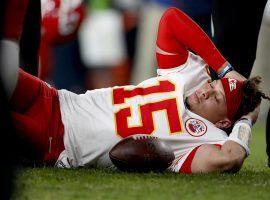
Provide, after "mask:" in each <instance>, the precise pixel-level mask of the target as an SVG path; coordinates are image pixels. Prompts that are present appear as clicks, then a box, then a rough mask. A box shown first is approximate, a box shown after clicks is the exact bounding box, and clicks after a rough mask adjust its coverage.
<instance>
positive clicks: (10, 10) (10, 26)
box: [1, 0, 29, 40]
mask: <svg viewBox="0 0 270 200" xmlns="http://www.w3.org/2000/svg"><path fill="white" fill-rule="evenodd" d="M28 1H29V0H8V1H5V9H4V15H3V17H4V18H3V19H4V21H3V29H2V34H1V38H9V39H14V40H19V39H20V37H21V33H22V30H23V22H24V17H25V14H26V11H27V6H28Z"/></svg>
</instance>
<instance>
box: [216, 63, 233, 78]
mask: <svg viewBox="0 0 270 200" xmlns="http://www.w3.org/2000/svg"><path fill="white" fill-rule="evenodd" d="M233 70H234V69H233V67H232V66H231V64H230V63H228V62H226V63H224V64H223V65H222V67H221V68H220V69H219V70H218V71H217V74H218V78H220V79H221V78H223V77H224V76H225V75H226V74H227V73H229V72H230V71H233Z"/></svg>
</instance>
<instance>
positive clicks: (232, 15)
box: [212, 0, 270, 165]
mask: <svg viewBox="0 0 270 200" xmlns="http://www.w3.org/2000/svg"><path fill="white" fill-rule="evenodd" d="M266 2H267V0H259V1H245V3H244V4H243V2H240V1H233V0H213V15H212V18H213V28H214V30H213V41H214V43H215V45H216V46H217V48H218V49H220V51H221V52H222V54H223V55H224V57H226V58H227V59H228V60H229V61H230V63H231V64H232V65H233V66H234V67H235V69H236V70H237V71H239V73H241V74H242V75H243V76H245V77H246V78H249V77H250V74H251V73H254V74H258V75H260V76H261V77H263V80H264V81H263V83H262V88H263V89H264V91H266V92H267V94H269V93H270V90H269V81H268V80H269V75H270V73H269V63H270V61H269V57H270V45H269V42H270V37H269V35H270V31H269V22H267V20H268V21H269V14H268V13H269V12H270V11H269V7H270V6H269V4H270V3H269V2H268V6H266ZM264 10H265V12H264ZM263 13H264V20H262V19H263ZM260 32H261V33H260ZM259 33H260V37H259ZM258 40H259V41H258ZM268 109H269V105H268V102H265V101H263V102H262V105H261V112H260V116H259V121H264V120H265V119H266V117H267V111H268ZM269 115H270V114H269V113H268V118H267V121H268V122H267V133H266V141H267V154H268V156H269V155H270V147H269V146H270V141H269V140H270V136H269V132H270V131H269V129H270V128H269V126H270V125H268V124H269V120H270V119H269ZM268 165H269V161H268Z"/></svg>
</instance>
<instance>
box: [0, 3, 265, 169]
mask: <svg viewBox="0 0 270 200" xmlns="http://www.w3.org/2000/svg"><path fill="white" fill-rule="evenodd" d="M18 2H20V6H21V7H18V6H17V7H7V8H6V12H5V16H6V17H7V18H6V21H5V24H6V26H5V27H4V31H3V34H2V36H1V50H2V51H1V52H2V53H1V61H2V65H1V66H2V69H1V74H2V78H3V80H4V84H5V86H6V91H7V94H8V96H9V97H10V107H11V114H12V118H13V122H14V127H15V129H16V133H17V136H18V138H19V139H20V145H21V147H20V149H19V150H20V153H24V156H26V157H27V158H30V159H32V160H34V161H35V162H36V163H38V164H45V165H47V166H50V165H51V166H52V165H53V166H56V167H64V168H76V167H98V168H113V167H114V166H113V164H112V162H111V160H110V158H109V151H110V149H111V148H112V147H113V146H114V145H115V144H116V143H117V142H119V141H120V140H121V139H122V138H126V137H128V136H131V135H134V134H147V135H153V136H156V137H158V138H159V139H160V140H163V141H166V142H167V144H169V145H170V147H171V149H172V150H173V152H174V155H175V160H174V161H173V163H172V164H171V166H170V167H169V168H168V170H169V171H173V172H176V173H179V172H180V173H195V172H215V171H221V172H222V171H238V170H239V169H240V167H241V166H242V163H243V161H244V160H245V158H246V157H247V156H248V155H249V153H250V149H249V142H250V135H251V126H252V123H254V122H255V121H256V119H257V116H258V112H259V105H260V102H261V98H262V97H263V98H266V96H265V95H264V94H263V93H262V92H261V91H260V90H259V88H258V86H259V83H260V78H259V77H255V78H251V79H248V80H244V78H243V77H242V76H241V75H240V74H238V73H237V72H236V71H234V70H233V68H232V67H231V66H230V64H229V63H228V62H227V61H226V59H225V58H224V57H223V56H222V55H221V54H220V52H219V51H218V50H217V49H216V48H215V46H214V45H213V43H212V42H211V41H210V39H209V38H208V37H207V35H206V34H205V33H204V32H203V31H202V29H201V28H199V27H198V25H196V24H195V22H193V21H192V20H191V19H190V18H189V17H188V16H186V15H185V14H184V13H183V12H182V11H180V10H178V9H176V8H170V9H168V10H167V11H166V12H165V13H164V14H163V16H162V18H161V20H160V24H159V30H158V36H157V54H156V55H157V61H158V66H159V69H158V70H157V74H158V76H157V77H154V78H151V79H148V80H145V81H144V82H142V83H140V84H138V85H137V86H122V87H117V86H116V87H111V88H104V89H98V90H92V91H87V92H86V93H85V94H80V95H77V94H74V93H72V92H70V91H67V90H56V89H55V88H53V87H51V86H49V85H48V84H46V83H45V82H43V81H41V80H40V79H38V78H37V77H34V76H31V75H29V74H27V73H26V72H24V71H23V70H21V69H19V46H18V42H19V39H20V33H21V30H22V24H23V20H22V19H23V17H24V15H25V13H24V12H23V11H25V10H26V8H27V3H28V1H27V0H10V1H8V4H11V3H18ZM7 6H8V5H7ZM18 19H20V20H18ZM10 24H12V26H9V25H10ZM188 49H191V50H192V51H193V52H195V53H196V54H194V53H192V52H190V51H189V50H188ZM209 66H210V67H212V68H213V69H214V70H215V71H216V72H217V73H218V74H219V78H220V79H218V80H214V81H211V80H210V76H209V73H208V67H209ZM230 127H233V129H232V131H231V132H230V133H229V136H228V134H227V133H226V132H225V131H224V130H225V129H228V128H230ZM27 150H28V151H27Z"/></svg>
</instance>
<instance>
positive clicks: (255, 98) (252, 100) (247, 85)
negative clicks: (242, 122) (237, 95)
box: [235, 76, 270, 120]
mask: <svg viewBox="0 0 270 200" xmlns="http://www.w3.org/2000/svg"><path fill="white" fill-rule="evenodd" d="M261 79H262V78H261V77H260V76H255V77H252V78H250V79H247V80H245V81H244V82H243V88H242V90H243V98H242V102H241V104H240V106H239V109H238V111H237V113H236V115H235V119H236V120H237V119H239V118H240V117H241V116H243V115H246V114H248V113H249V112H251V111H253V110H254V109H255V108H256V107H257V106H258V105H259V104H260V103H261V100H262V98H264V99H267V100H269V101H270V97H269V96H267V95H265V94H264V93H263V92H262V90H261V88H260V83H261V81H262V80H261Z"/></svg>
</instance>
